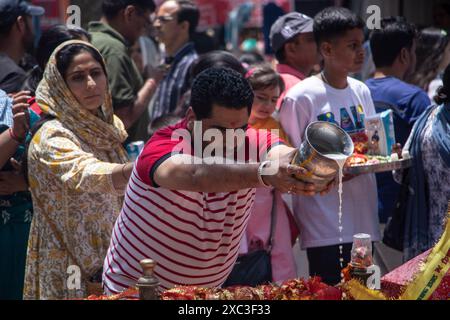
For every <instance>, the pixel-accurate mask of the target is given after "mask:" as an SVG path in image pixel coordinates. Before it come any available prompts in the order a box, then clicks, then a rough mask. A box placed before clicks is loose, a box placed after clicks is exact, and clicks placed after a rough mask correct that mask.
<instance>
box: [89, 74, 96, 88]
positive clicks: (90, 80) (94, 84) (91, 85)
mask: <svg viewBox="0 0 450 320" xmlns="http://www.w3.org/2000/svg"><path fill="white" fill-rule="evenodd" d="M96 85H97V84H96V83H95V81H94V79H92V77H91V76H88V81H87V87H88V89H93V88H95V86H96Z"/></svg>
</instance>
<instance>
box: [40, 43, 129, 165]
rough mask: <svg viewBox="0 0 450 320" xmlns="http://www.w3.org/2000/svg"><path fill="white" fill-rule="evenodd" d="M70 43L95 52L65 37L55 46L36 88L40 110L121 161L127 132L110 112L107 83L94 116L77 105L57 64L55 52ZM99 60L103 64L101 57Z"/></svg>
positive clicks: (123, 159) (123, 155)
mask: <svg viewBox="0 0 450 320" xmlns="http://www.w3.org/2000/svg"><path fill="white" fill-rule="evenodd" d="M73 44H81V45H83V46H86V47H90V48H93V49H94V50H96V51H97V52H98V50H97V49H95V48H94V47H93V46H92V45H91V44H89V43H87V42H84V41H80V40H70V41H66V42H64V43H63V44H61V45H60V46H58V47H57V48H56V49H55V50H54V51H53V53H52V55H51V57H50V60H49V61H48V63H47V67H46V68H45V72H44V77H43V79H42V81H41V82H40V83H39V86H38V88H37V90H36V102H37V103H38V104H39V106H40V107H41V109H42V111H43V113H45V114H49V115H52V116H54V117H55V118H57V119H58V120H59V121H60V122H61V123H63V125H64V126H65V127H67V128H68V129H69V130H71V131H72V132H74V133H75V134H76V135H77V136H78V137H79V138H80V139H81V140H83V141H84V142H86V143H88V144H90V145H92V146H94V147H95V148H97V149H100V150H106V151H116V152H117V153H118V154H119V157H120V158H121V160H122V161H121V162H125V160H126V158H127V155H126V152H125V150H124V149H123V147H122V143H123V142H124V141H125V139H126V138H127V132H126V131H125V128H124V125H123V123H122V121H121V120H120V119H119V118H118V117H116V116H115V115H114V112H113V107H112V99H111V94H110V92H109V87H107V89H106V92H105V99H104V101H105V102H104V103H103V105H102V106H101V108H100V109H99V112H98V116H96V115H94V114H92V113H90V112H89V111H87V110H85V109H82V108H81V106H80V103H79V102H78V100H77V99H76V98H75V96H74V95H73V94H72V92H71V91H70V89H69V88H68V87H67V84H66V82H65V81H64V79H63V77H62V75H61V74H60V72H59V70H58V68H57V65H56V55H57V54H58V52H59V51H60V50H62V49H63V48H65V47H67V46H70V45H73ZM102 64H103V67H104V68H105V63H104V61H102Z"/></svg>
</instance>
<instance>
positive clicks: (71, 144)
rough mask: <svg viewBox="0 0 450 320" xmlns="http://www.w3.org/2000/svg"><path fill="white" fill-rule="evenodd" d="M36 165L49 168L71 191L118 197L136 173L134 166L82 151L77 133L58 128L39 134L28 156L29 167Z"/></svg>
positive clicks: (32, 143)
mask: <svg viewBox="0 0 450 320" xmlns="http://www.w3.org/2000/svg"><path fill="white" fill-rule="evenodd" d="M38 135H39V136H38ZM33 162H39V163H40V165H41V166H45V167H46V168H47V169H48V170H49V172H51V174H52V175H54V177H55V179H58V180H60V181H61V182H62V183H63V184H64V185H65V186H66V187H67V188H69V189H71V190H76V191H82V192H98V193H110V194H116V195H123V193H124V191H125V186H126V184H127V182H128V179H129V176H130V174H131V170H132V164H126V165H125V164H118V163H110V162H105V161H101V160H99V159H97V158H96V157H95V156H94V155H93V154H92V153H89V152H86V151H84V150H82V148H81V145H80V142H79V141H78V139H77V138H76V137H75V136H74V135H73V133H71V132H70V131H68V130H65V129H64V130H61V129H54V128H45V130H43V129H41V130H40V131H38V133H36V136H35V138H34V139H33V140H32V142H31V145H30V152H29V154H28V167H29V168H31V166H32V163H33Z"/></svg>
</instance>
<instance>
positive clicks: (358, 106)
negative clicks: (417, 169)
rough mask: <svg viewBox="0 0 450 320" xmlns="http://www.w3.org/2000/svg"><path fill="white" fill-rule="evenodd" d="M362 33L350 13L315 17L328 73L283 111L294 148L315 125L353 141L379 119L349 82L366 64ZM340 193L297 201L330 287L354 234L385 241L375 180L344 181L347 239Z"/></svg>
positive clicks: (312, 254) (304, 237) (288, 100)
mask: <svg viewBox="0 0 450 320" xmlns="http://www.w3.org/2000/svg"><path fill="white" fill-rule="evenodd" d="M363 27H364V22H363V21H362V20H361V18H359V17H358V16H356V15H355V14H354V13H352V12H351V11H349V10H348V9H345V8H335V7H332V8H326V9H324V10H323V11H321V12H320V13H318V14H317V15H316V17H315V19H314V36H315V38H316V41H317V45H318V48H319V52H320V54H321V55H322V57H323V60H324V69H323V71H322V73H320V74H319V75H317V76H312V77H310V78H308V79H305V80H303V81H302V82H301V83H299V84H297V85H296V86H294V87H293V88H292V89H291V90H290V91H289V92H288V93H287V95H286V97H285V99H284V101H283V105H282V107H281V110H280V121H281V124H282V126H283V128H284V129H285V131H286V133H287V135H288V136H289V138H290V140H291V142H292V143H293V145H294V146H295V147H299V146H300V144H301V143H302V141H303V139H304V133H305V129H306V127H307V126H308V124H309V123H311V122H314V121H330V122H333V123H335V124H338V125H339V126H340V127H341V128H343V129H344V130H345V131H346V132H347V133H349V134H350V135H358V134H361V133H364V130H365V128H364V117H367V116H370V115H373V114H375V108H374V105H373V102H372V98H371V95H370V91H369V89H368V88H367V87H366V85H365V84H364V83H362V82H360V81H358V80H355V79H353V78H350V77H348V75H349V73H352V72H357V71H359V70H360V69H361V67H362V64H363V61H364V49H363V42H364V35H363ZM337 190H338V189H337V186H336V187H335V188H334V189H333V190H332V191H331V192H330V193H329V194H327V195H325V196H314V197H310V198H307V197H302V196H293V209H294V213H295V216H296V219H297V222H298V224H299V228H300V237H301V245H302V248H303V249H305V248H306V250H307V255H308V262H309V270H310V274H311V275H319V276H321V277H322V279H323V280H324V281H325V282H327V283H329V284H336V283H338V282H339V281H340V271H341V268H342V267H345V266H346V265H347V263H348V262H349V260H350V251H351V246H352V239H353V235H354V234H356V233H360V232H362V233H368V234H370V235H371V236H372V240H373V241H379V240H380V234H379V230H378V216H377V189H376V180H375V176H374V175H372V174H366V175H360V176H356V177H344V183H343V203H342V205H343V207H342V212H343V216H342V226H343V230H342V233H340V232H339V219H338V211H339V197H338V191H337ZM340 238H342V242H341V241H340V240H341V239H340ZM340 244H342V245H343V252H342V258H343V261H342V263H340V262H341V261H340V258H341V255H340V248H339V246H340Z"/></svg>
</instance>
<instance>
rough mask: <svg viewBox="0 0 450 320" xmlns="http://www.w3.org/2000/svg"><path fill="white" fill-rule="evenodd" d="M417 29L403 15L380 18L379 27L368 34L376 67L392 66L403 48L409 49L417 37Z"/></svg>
mask: <svg viewBox="0 0 450 320" xmlns="http://www.w3.org/2000/svg"><path fill="white" fill-rule="evenodd" d="M417 36H418V33H417V29H416V27H415V26H414V24H412V23H408V22H407V21H406V20H405V18H403V17H389V18H385V19H382V20H381V29H376V30H374V31H373V32H372V35H371V36H370V49H371V51H372V57H373V62H374V63H375V66H376V67H377V68H382V67H389V66H392V64H393V63H394V61H395V59H396V58H397V56H398V55H399V54H400V51H401V50H402V49H403V48H407V49H409V50H410V49H411V48H412V46H413V43H414V39H417Z"/></svg>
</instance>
